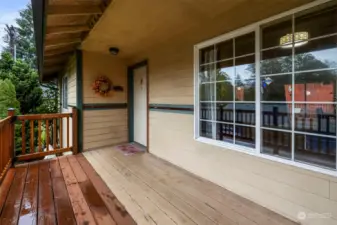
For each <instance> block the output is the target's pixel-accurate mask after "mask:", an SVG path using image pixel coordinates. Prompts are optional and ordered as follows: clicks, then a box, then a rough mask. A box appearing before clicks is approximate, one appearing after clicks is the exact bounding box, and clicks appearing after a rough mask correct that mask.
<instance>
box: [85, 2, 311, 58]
mask: <svg viewBox="0 0 337 225" xmlns="http://www.w3.org/2000/svg"><path fill="white" fill-rule="evenodd" d="M311 1H312V0H296V1H285V0H273V1H270V0H212V1H209V0H170V1H158V0H137V1H131V0H124V1H123V0H115V1H114V2H113V3H112V4H111V5H110V6H109V7H108V8H107V10H106V13H104V15H103V16H102V18H101V19H100V21H99V22H98V23H97V25H96V26H95V28H94V29H93V30H92V31H91V32H90V34H89V36H88V37H87V38H86V40H85V41H84V42H83V43H82V49H84V50H87V51H96V52H101V53H106V54H107V53H108V49H109V47H118V48H119V49H120V56H121V57H123V58H128V57H132V56H134V55H135V54H137V53H140V52H143V51H147V50H148V49H153V48H155V46H160V45H163V44H165V43H168V42H174V41H180V42H184V41H189V43H197V42H200V41H203V40H205V39H207V38H210V37H213V36H215V35H219V34H221V33H219V31H220V32H222V33H225V32H228V31H230V30H233V29H236V28H238V27H240V26H244V25H246V24H249V23H252V22H255V21H258V20H261V19H263V18H266V17H269V16H272V15H275V14H277V13H280V12H283V11H285V10H288V9H291V8H294V7H297V6H299V5H302V4H305V3H308V2H311Z"/></svg>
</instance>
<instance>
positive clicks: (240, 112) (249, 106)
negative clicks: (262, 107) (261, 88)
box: [235, 103, 255, 125]
mask: <svg viewBox="0 0 337 225" xmlns="http://www.w3.org/2000/svg"><path fill="white" fill-rule="evenodd" d="M235 123H241V124H247V125H255V103H235Z"/></svg>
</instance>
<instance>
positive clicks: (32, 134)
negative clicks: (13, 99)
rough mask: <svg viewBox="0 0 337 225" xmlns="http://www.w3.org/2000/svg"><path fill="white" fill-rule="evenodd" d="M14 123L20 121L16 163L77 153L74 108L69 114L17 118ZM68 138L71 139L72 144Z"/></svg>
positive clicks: (75, 112)
mask: <svg viewBox="0 0 337 225" xmlns="http://www.w3.org/2000/svg"><path fill="white" fill-rule="evenodd" d="M70 119H71V123H72V129H73V130H72V132H71V131H70ZM16 121H20V123H19V124H21V136H22V146H21V153H19V154H18V155H17V156H16V159H17V160H18V161H25V160H31V159H42V158H44V157H45V156H47V155H54V154H56V155H58V154H61V153H63V152H68V151H72V152H73V153H74V154H76V153H77V111H76V109H75V108H72V112H71V113H60V114H36V115H22V116H17V117H16ZM63 126H65V127H63ZM64 132H65V133H64ZM70 137H72V143H71V141H70ZM42 139H44V140H42ZM27 145H28V147H27Z"/></svg>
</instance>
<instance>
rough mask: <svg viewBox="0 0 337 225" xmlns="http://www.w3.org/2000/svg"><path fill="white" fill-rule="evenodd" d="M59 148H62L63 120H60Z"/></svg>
mask: <svg viewBox="0 0 337 225" xmlns="http://www.w3.org/2000/svg"><path fill="white" fill-rule="evenodd" d="M60 148H63V118H61V119H60Z"/></svg>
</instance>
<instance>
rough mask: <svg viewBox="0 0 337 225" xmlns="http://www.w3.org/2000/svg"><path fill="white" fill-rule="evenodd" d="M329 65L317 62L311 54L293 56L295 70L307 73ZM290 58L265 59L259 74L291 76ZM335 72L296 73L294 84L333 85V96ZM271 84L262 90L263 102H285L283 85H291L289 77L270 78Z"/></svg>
mask: <svg viewBox="0 0 337 225" xmlns="http://www.w3.org/2000/svg"><path fill="white" fill-rule="evenodd" d="M330 65H331V63H328V62H322V61H320V60H318V59H317V58H316V57H315V56H314V55H313V54H310V53H304V54H298V55H296V56H295V70H296V71H308V70H317V69H326V68H329V67H330ZM291 67H292V65H291V57H281V58H276V59H267V60H264V61H263V62H262V63H261V74H271V73H275V71H276V73H287V72H289V73H290V74H291ZM335 77H336V71H333V70H331V71H329V70H327V71H320V72H306V73H297V74H296V76H295V83H296V84H308V83H320V84H330V83H333V84H334V93H333V94H334V96H335V93H336V84H335V82H334V81H335V80H336V78H335ZM270 78H271V79H272V81H273V82H272V83H271V84H270V85H267V86H266V87H265V88H264V89H263V93H262V94H263V100H265V101H286V93H285V91H286V90H285V88H284V86H285V85H291V84H292V80H291V75H280V76H272V77H270Z"/></svg>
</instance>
